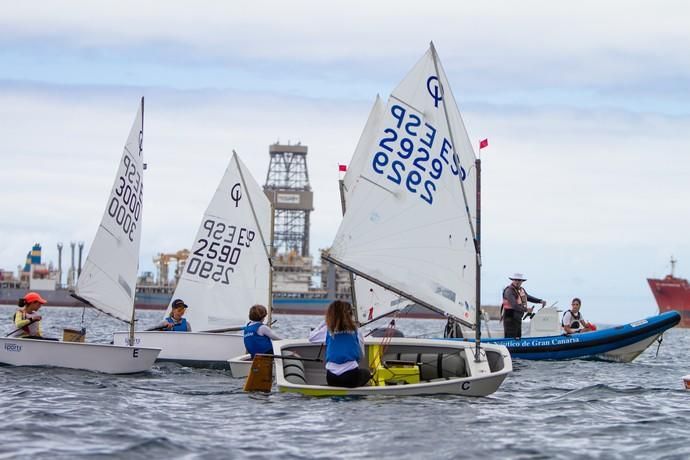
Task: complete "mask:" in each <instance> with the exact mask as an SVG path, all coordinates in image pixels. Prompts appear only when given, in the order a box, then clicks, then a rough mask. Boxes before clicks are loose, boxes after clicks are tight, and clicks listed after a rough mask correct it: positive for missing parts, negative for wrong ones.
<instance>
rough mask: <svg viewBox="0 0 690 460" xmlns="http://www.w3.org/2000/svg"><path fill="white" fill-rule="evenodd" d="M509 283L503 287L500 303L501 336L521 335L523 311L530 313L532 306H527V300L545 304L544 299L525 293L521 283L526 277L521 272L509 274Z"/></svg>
mask: <svg viewBox="0 0 690 460" xmlns="http://www.w3.org/2000/svg"><path fill="white" fill-rule="evenodd" d="M508 279H509V280H510V281H511V283H510V284H509V285H508V286H506V288H505V289H503V304H502V305H501V310H502V318H503V337H506V338H509V337H515V338H516V339H519V338H521V337H522V316H523V315H524V314H525V313H532V310H533V309H534V307H528V306H527V302H532V303H540V304H542V306H543V305H546V300H542V299H539V298H537V297H533V296H531V295H529V294H527V291H525V288H523V287H522V283H523V282H524V281H527V278H526V277H525V275H523V274H522V273H515V274H514V275H513V276H509V277H508Z"/></svg>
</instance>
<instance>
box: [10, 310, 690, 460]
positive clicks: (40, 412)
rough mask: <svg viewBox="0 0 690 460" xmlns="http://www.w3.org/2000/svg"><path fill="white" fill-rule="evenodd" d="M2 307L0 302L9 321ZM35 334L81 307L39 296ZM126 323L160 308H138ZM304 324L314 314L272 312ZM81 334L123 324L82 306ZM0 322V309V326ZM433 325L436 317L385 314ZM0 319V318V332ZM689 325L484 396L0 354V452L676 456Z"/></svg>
mask: <svg viewBox="0 0 690 460" xmlns="http://www.w3.org/2000/svg"><path fill="white" fill-rule="evenodd" d="M12 311H13V309H12V308H11V307H0V318H5V319H6V320H5V321H6V327H5V328H4V329H6V331H5V332H4V333H7V332H10V331H11V330H12V329H13V328H12V327H11V322H10V315H11V312H12ZM41 313H42V314H43V316H44V320H43V328H44V335H46V336H54V337H57V336H61V334H62V329H63V328H72V329H79V328H80V327H81V324H82V313H83V310H82V309H78V308H60V307H46V308H43V309H42V310H41ZM137 315H138V318H139V326H138V327H139V328H142V329H143V328H145V327H147V326H150V325H153V324H154V323H156V322H158V321H159V320H160V317H161V312H156V311H144V312H138V314H137ZM277 319H278V322H277V323H276V324H275V328H276V332H278V333H279V334H281V335H282V336H284V337H286V338H297V337H304V336H306V334H307V333H308V331H309V328H310V327H313V326H316V325H317V323H318V322H319V321H320V318H319V317H313V316H312V317H310V316H287V315H285V316H277ZM83 322H84V324H85V326H86V328H87V340H88V341H94V342H109V341H110V340H111V334H112V332H113V331H114V330H123V329H125V327H124V324H122V323H119V322H118V321H116V320H114V319H112V318H109V317H107V316H106V315H103V314H99V313H97V312H95V311H92V310H86V311H85V312H84V320H83ZM1 325H2V322H0V326H1ZM398 326H399V327H400V328H401V329H402V330H404V331H405V332H406V334H407V335H410V336H414V335H439V334H440V333H441V331H442V327H443V323H442V322H440V321H437V320H411V319H403V320H398ZM2 330H3V329H2V327H0V331H2ZM689 333H690V331H687V330H681V329H674V330H671V331H668V332H667V333H666V334H665V335H664V340H663V343H662V344H661V347H660V348H659V349H658V354H657V345H656V344H654V345H653V346H652V347H650V348H649V349H648V350H647V351H645V352H644V353H643V354H642V355H641V356H640V357H638V358H637V359H636V360H635V361H634V362H632V363H627V364H622V363H608V362H599V361H585V360H573V361H560V362H545V361H534V362H532V361H514V362H513V366H514V369H515V370H514V372H513V373H512V374H511V375H509V376H508V378H507V379H506V381H505V382H504V383H503V385H501V387H500V388H499V390H498V391H497V392H496V393H494V394H493V395H491V396H489V397H484V398H468V397H462V396H450V395H448V396H419V397H362V398H313V397H305V396H302V395H296V394H281V393H277V392H273V393H270V394H249V393H244V392H243V391H242V386H243V384H244V382H243V381H242V380H236V379H232V378H231V377H230V375H229V371H220V370H204V369H191V368H187V367H183V366H179V365H176V364H160V365H159V364H156V365H155V366H154V368H153V369H152V370H151V371H150V372H146V373H142V374H138V375H128V376H110V375H104V374H97V373H91V372H85V371H74V370H66V369H53V368H21V367H0V407H1V408H2V417H1V418H0V432H1V433H2V442H1V443H0V458H15V457H17V458H33V457H37V456H49V457H51V458H106V457H107V458H111V457H119V458H127V459H137V458H141V459H147V460H150V459H154V458H166V459H172V458H201V459H205V458H208V459H215V458H257V459H259V458H280V459H291V458H295V459H299V458H323V459H327V458H353V459H354V458H357V459H359V458H391V459H393V458H395V459H400V458H410V459H412V458H414V459H417V458H441V459H445V458H449V459H450V458H480V457H482V458H544V459H547V458H548V459H550V458H563V459H572V458H621V459H623V458H626V459H627V458H631V457H633V458H666V459H675V458H677V459H686V458H690V428H689V421H690V391H686V390H684V389H683V383H682V380H681V377H682V376H683V375H686V374H689V373H690V359H688V349H689V347H690V334H689Z"/></svg>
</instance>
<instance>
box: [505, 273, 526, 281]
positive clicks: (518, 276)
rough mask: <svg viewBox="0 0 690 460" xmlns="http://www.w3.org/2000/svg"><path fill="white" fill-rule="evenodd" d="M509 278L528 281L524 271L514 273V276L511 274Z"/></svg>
mask: <svg viewBox="0 0 690 460" xmlns="http://www.w3.org/2000/svg"><path fill="white" fill-rule="evenodd" d="M508 279H509V280H513V281H527V277H526V276H525V275H524V274H522V273H514V274H513V276H509V277H508Z"/></svg>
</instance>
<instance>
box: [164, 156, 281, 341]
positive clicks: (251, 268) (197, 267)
mask: <svg viewBox="0 0 690 460" xmlns="http://www.w3.org/2000/svg"><path fill="white" fill-rule="evenodd" d="M252 208H253V210H252ZM270 226H271V205H270V203H269V201H268V199H267V198H266V195H265V194H264V192H263V190H261V187H260V186H259V185H258V184H257V183H256V181H255V180H254V178H253V177H252V175H251V174H250V173H249V170H248V169H247V167H246V166H245V165H244V164H243V163H242V161H241V160H240V159H239V157H238V156H237V154H236V153H234V152H233V156H232V159H231V160H230V164H229V165H228V167H227V169H226V170H225V175H224V176H223V178H222V180H221V182H220V185H219V186H218V189H217V190H216V193H215V195H213V199H212V200H211V203H210V204H209V206H208V208H207V209H206V212H205V213H204V216H203V219H202V220H201V225H200V226H199V230H198V231H197V235H196V238H195V239H194V243H193V244H192V251H191V253H190V256H189V258H188V259H187V262H186V264H185V267H184V271H183V273H182V276H181V277H180V280H179V282H178V283H177V288H176V289H175V293H174V294H173V297H172V299H178V298H179V299H182V300H184V301H185V303H186V304H187V305H189V308H188V309H187V312H186V315H185V316H186V318H187V319H188V320H189V322H190V323H191V325H192V327H193V329H194V330H195V331H205V330H213V329H222V328H227V327H234V326H241V325H244V324H245V323H246V322H247V321H248V320H247V315H248V313H249V308H250V307H251V306H252V305H254V304H262V305H266V306H267V307H269V308H270V299H269V270H270V265H269V260H268V251H267V246H266V245H268V244H270V241H269V239H270V234H269V231H270ZM168 310H169V307H168Z"/></svg>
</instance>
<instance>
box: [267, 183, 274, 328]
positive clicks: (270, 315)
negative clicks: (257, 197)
mask: <svg viewBox="0 0 690 460" xmlns="http://www.w3.org/2000/svg"><path fill="white" fill-rule="evenodd" d="M275 194H276V191H275V190H273V200H272V201H271V250H270V251H269V255H268V265H269V266H270V269H269V271H268V325H269V326H270V325H271V324H272V323H273V238H275V228H276V211H275V207H274V205H273V203H275V201H276V197H275Z"/></svg>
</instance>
